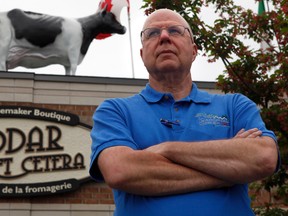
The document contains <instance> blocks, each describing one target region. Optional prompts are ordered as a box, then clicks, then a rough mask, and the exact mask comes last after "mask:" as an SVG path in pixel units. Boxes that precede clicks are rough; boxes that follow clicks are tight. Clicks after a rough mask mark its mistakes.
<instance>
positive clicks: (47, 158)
mask: <svg viewBox="0 0 288 216" xmlns="http://www.w3.org/2000/svg"><path fill="white" fill-rule="evenodd" d="M90 130H91V127H90V126H87V125H85V124H82V123H80V122H79V117H78V116H76V115H74V114H71V113H66V112H60V111H55V110H49V109H42V108H34V107H20V106H0V197H5V196H10V197H11V196H16V197H17V196H22V197H23V196H39V195H51V194H56V193H64V192H68V191H72V190H76V189H77V188H78V187H79V185H80V184H81V183H83V182H85V181H87V180H89V179H90V177H89V173H88V169H89V162H90V145H91V140H90Z"/></svg>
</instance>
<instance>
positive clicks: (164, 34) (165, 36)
mask: <svg viewBox="0 0 288 216" xmlns="http://www.w3.org/2000/svg"><path fill="white" fill-rule="evenodd" d="M159 38H160V40H161V41H163V40H164V41H165V40H170V35H169V33H168V31H167V29H162V31H161V32H160V36H159Z"/></svg>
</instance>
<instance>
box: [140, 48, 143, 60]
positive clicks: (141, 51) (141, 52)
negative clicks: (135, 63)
mask: <svg viewBox="0 0 288 216" xmlns="http://www.w3.org/2000/svg"><path fill="white" fill-rule="evenodd" d="M142 55H143V50H142V48H141V49H140V56H141V58H142V59H143V57H142Z"/></svg>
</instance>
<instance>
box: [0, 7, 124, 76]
mask: <svg viewBox="0 0 288 216" xmlns="http://www.w3.org/2000/svg"><path fill="white" fill-rule="evenodd" d="M125 32H126V28H125V27H124V26H122V25H121V24H120V23H119V22H118V21H117V19H116V17H115V15H114V14H113V13H111V12H108V11H106V8H104V9H103V10H101V11H98V12H96V13H95V14H93V15H91V16H87V17H83V18H78V19H72V18H64V17H58V16H50V15H45V14H40V13H34V12H27V11H22V10H20V9H13V10H11V11H8V12H2V13H0V70H2V71H7V70H8V69H13V68H15V67H18V66H22V67H26V68H38V67H44V66H48V65H51V64H61V65H63V66H64V67H65V71H66V75H75V73H76V69H77V66H78V64H80V63H81V62H82V60H83V58H84V56H85V54H86V53H87V51H88V48H89V46H90V44H91V42H92V40H93V39H94V38H96V36H97V35H99V34H100V33H102V34H112V33H117V34H124V33H125Z"/></svg>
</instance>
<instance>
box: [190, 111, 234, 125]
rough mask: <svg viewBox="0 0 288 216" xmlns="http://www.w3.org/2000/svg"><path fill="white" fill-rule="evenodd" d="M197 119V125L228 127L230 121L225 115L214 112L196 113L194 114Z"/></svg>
mask: <svg viewBox="0 0 288 216" xmlns="http://www.w3.org/2000/svg"><path fill="white" fill-rule="evenodd" d="M195 117H196V118H197V119H198V122H199V125H201V126H204V125H213V126H218V127H229V126H230V121H229V119H228V117H227V116H225V115H222V116H218V115H215V114H208V113H198V114H196V116H195Z"/></svg>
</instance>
